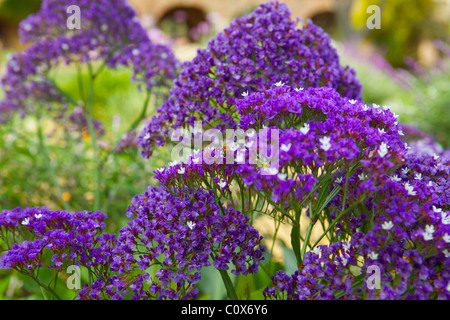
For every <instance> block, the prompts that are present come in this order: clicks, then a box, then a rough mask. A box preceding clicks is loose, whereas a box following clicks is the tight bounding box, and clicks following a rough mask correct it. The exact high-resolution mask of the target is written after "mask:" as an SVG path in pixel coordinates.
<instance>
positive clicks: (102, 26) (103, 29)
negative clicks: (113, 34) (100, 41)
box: [100, 23, 108, 32]
mask: <svg viewBox="0 0 450 320" xmlns="http://www.w3.org/2000/svg"><path fill="white" fill-rule="evenodd" d="M100 30H102V31H103V32H105V31H107V30H108V25H107V24H106V23H104V24H102V25H101V26H100Z"/></svg>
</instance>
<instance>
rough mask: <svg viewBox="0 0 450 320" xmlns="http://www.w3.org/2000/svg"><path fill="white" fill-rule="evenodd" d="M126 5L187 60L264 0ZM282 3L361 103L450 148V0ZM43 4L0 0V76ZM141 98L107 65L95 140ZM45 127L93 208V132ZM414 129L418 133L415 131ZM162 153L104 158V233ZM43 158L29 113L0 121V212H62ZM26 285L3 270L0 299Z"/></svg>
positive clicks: (79, 195) (213, 292)
mask: <svg viewBox="0 0 450 320" xmlns="http://www.w3.org/2000/svg"><path fill="white" fill-rule="evenodd" d="M111 1H113V0H111ZM128 1H129V3H130V4H131V5H132V6H133V7H134V8H135V9H136V11H137V13H138V15H139V17H140V19H141V22H142V24H143V26H144V27H145V28H146V29H147V30H148V34H149V37H150V38H151V39H152V41H153V42H156V43H163V44H167V45H169V46H170V47H171V48H172V49H173V51H174V52H175V55H176V56H177V57H178V58H179V59H180V60H181V61H188V60H191V59H192V58H193V57H194V56H195V55H196V52H197V50H198V49H199V48H205V47H206V46H207V44H208V41H209V40H210V39H211V38H213V37H214V36H215V35H216V34H217V33H219V32H220V31H222V30H223V29H224V28H226V27H227V26H228V25H229V23H230V22H231V21H232V20H233V19H235V18H237V17H241V16H243V15H245V14H248V13H250V12H251V11H253V10H254V9H255V8H256V7H257V6H258V5H259V4H260V3H263V2H267V1H261V0H225V1H224V0H128ZM279 2H284V3H286V4H287V5H288V7H289V8H290V9H291V11H292V15H293V18H295V17H300V18H303V19H311V20H312V21H313V22H314V23H315V24H316V25H318V26H320V27H322V28H323V29H324V30H325V31H326V32H327V33H328V34H329V35H330V37H331V38H332V41H333V45H334V46H335V48H336V49H337V50H338V52H339V55H340V58H341V64H342V65H350V66H351V67H352V68H354V69H355V70H356V71H357V76H358V78H359V80H360V81H361V83H362V85H363V97H364V100H365V101H366V102H368V103H377V104H379V105H388V106H390V107H391V109H392V110H393V111H394V112H395V113H397V114H399V115H400V117H399V121H400V122H402V123H403V124H404V125H405V128H404V131H406V130H409V132H410V133H413V134H416V135H417V136H418V137H419V138H423V139H431V140H433V139H435V140H436V141H437V142H438V143H439V144H440V146H441V147H442V148H450V0H282V1H279ZM40 4H41V1H40V0H0V73H1V75H2V76H3V74H4V66H5V63H6V61H7V57H8V54H11V53H14V52H17V51H20V50H23V49H24V48H25V44H22V43H20V39H19V37H18V34H17V30H18V25H19V22H20V21H21V20H22V19H24V18H25V17H27V16H28V15H29V14H31V13H33V12H36V11H38V10H39V8H40ZM371 5H376V6H378V7H379V8H380V21H379V27H380V28H379V29H377V28H375V29H373V28H369V27H368V20H369V21H372V20H370V19H372V17H373V14H374V12H373V11H368V8H369V6H371ZM58 77H59V78H60V79H61V82H62V83H63V86H64V88H65V89H67V90H75V89H74V88H76V86H77V77H76V73H75V72H74V70H72V69H70V68H66V69H63V70H62V71H61V72H60V73H58ZM1 97H2V90H1V89H0V98H1ZM144 98H145V97H144V94H143V93H142V92H138V91H137V87H136V85H135V84H133V83H132V82H130V71H129V70H105V72H104V74H103V75H102V76H101V77H100V78H99V79H98V85H97V89H96V97H95V102H94V116H95V118H96V119H98V120H100V121H101V122H102V123H103V124H104V126H105V129H106V131H107V132H109V133H110V134H112V135H113V136H108V140H107V141H100V143H102V142H104V143H108V141H116V140H117V138H118V137H120V136H121V135H122V134H123V133H124V128H126V127H127V126H128V125H127V124H129V123H130V122H132V121H133V120H134V118H135V115H136V114H139V112H140V109H139V108H140V106H141V105H142V101H144ZM105 106H107V108H105ZM124 106H126V108H124ZM158 107H159V104H158V102H156V103H153V105H152V107H151V108H150V109H151V110H150V112H149V115H151V114H152V113H154V112H155V110H156V109H157V108H158ZM47 124H49V125H48V126H47V127H46V129H47V132H46V135H47V137H49V138H50V139H49V146H48V148H49V158H50V160H51V164H50V166H52V167H53V168H50V169H52V170H53V171H52V172H57V173H58V176H57V183H59V185H60V186H61V188H62V191H64V193H63V198H64V201H65V202H67V203H69V204H70V205H71V207H72V208H74V210H85V209H86V210H90V209H89V208H90V207H92V203H93V199H94V192H93V190H94V189H95V181H94V180H95V179H94V176H95V174H94V172H95V162H94V161H92V157H86V154H85V151H86V150H87V151H89V148H90V145H89V144H90V137H89V136H88V135H84V134H81V135H80V136H79V137H76V139H78V140H76V139H75V140H76V141H74V142H73V141H72V142H71V143H68V142H67V141H66V140H65V138H64V137H61V136H58V135H55V134H54V132H57V130H58V129H61V127H62V128H63V129H64V125H62V126H61V125H60V127H58V126H56V125H55V123H52V122H48V123H47ZM414 128H418V129H420V130H421V131H422V132H421V133H419V132H416V133H415V132H414ZM169 154H170V153H169V152H168V151H167V150H164V149H162V150H161V151H158V152H157V153H155V154H154V156H153V157H152V158H151V159H150V160H145V159H143V158H142V157H141V156H140V154H139V150H136V149H131V150H126V151H124V152H122V153H120V154H118V155H116V156H115V157H114V159H113V160H111V161H108V162H107V163H106V164H105V167H104V168H103V170H104V171H103V174H104V181H105V182H104V185H103V188H104V196H105V201H104V207H103V208H102V211H103V212H106V213H107V214H108V216H109V217H111V219H110V220H109V221H108V228H109V229H108V230H107V231H109V232H116V231H117V230H119V229H120V227H121V226H123V225H124V224H126V222H127V219H126V217H125V215H124V213H125V210H126V208H127V206H128V205H129V203H130V200H131V198H132V197H133V196H134V195H136V194H140V193H142V192H143V191H144V189H145V187H146V186H148V185H152V184H155V183H156V182H155V181H154V180H153V178H152V177H153V173H152V172H153V170H155V169H156V168H159V167H161V166H164V165H166V163H167V160H168V159H170V158H169ZM45 161H46V160H45V159H43V158H42V157H41V156H40V148H39V143H38V141H37V138H36V122H35V119H31V118H27V117H26V118H25V119H20V118H16V119H14V120H13V121H11V122H9V123H7V124H1V125H0V211H1V210H3V209H12V208H15V207H18V206H21V207H26V206H43V205H45V206H48V207H50V208H51V209H53V210H57V209H62V208H63V202H62V201H61V199H60V198H58V197H57V192H56V189H55V186H54V183H53V182H52V181H50V179H49V165H48V164H46V163H45ZM50 173H51V172H50ZM261 228H262V227H261ZM280 234H282V232H280ZM287 242H289V241H286V243H287ZM280 259H284V260H283V264H284V266H285V267H286V268H287V269H289V268H291V267H292V268H295V259H292V257H287V256H284V257H281V258H280ZM289 266H291V267H289ZM203 276H204V277H205V278H207V279H209V280H208V281H205V282H204V284H203V285H204V286H208V287H202V288H201V290H202V292H204V293H205V297H209V298H213V299H217V298H220V297H221V296H222V295H223V294H224V292H223V290H222V291H221V289H220V288H221V286H220V285H217V283H216V280H217V279H216V278H217V277H215V274H214V270H213V272H212V273H209V272H207V271H205V273H204V274H203ZM266 280H267V279H264V281H266ZM27 281H28V280H27V279H26V278H23V277H21V276H20V275H14V276H10V274H9V273H3V272H0V300H1V299H12V298H24V297H25V298H30V299H33V298H40V297H41V296H40V293H39V288H36V287H33V283H29V282H27ZM261 281H262V282H264V281H263V280H261ZM24 283H25V285H24ZM34 286H35V285H34ZM29 288H31V289H29ZM258 288H259V286H258ZM261 288H262V286H261ZM64 297H66V296H64ZM67 297H70V295H68V296H67Z"/></svg>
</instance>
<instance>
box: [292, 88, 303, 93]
mask: <svg viewBox="0 0 450 320" xmlns="http://www.w3.org/2000/svg"><path fill="white" fill-rule="evenodd" d="M294 90H295V91H297V92H298V91H302V90H303V88H295V89H294Z"/></svg>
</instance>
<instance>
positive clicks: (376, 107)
mask: <svg viewBox="0 0 450 320" xmlns="http://www.w3.org/2000/svg"><path fill="white" fill-rule="evenodd" d="M372 106H373V107H374V108H375V109H378V108H379V107H380V105H379V104H376V103H372Z"/></svg>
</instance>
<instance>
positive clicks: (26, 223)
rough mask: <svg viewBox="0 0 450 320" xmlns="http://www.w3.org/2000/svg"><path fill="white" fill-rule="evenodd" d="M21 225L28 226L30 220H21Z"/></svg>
mask: <svg viewBox="0 0 450 320" xmlns="http://www.w3.org/2000/svg"><path fill="white" fill-rule="evenodd" d="M22 224H23V225H24V226H27V225H29V224H30V219H28V218H25V219H23V221H22Z"/></svg>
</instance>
